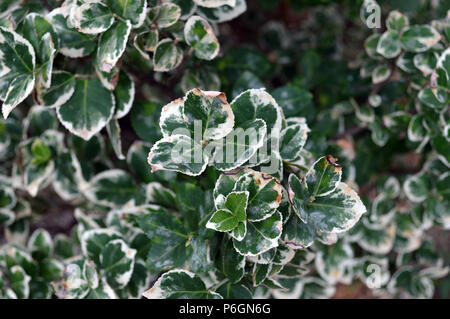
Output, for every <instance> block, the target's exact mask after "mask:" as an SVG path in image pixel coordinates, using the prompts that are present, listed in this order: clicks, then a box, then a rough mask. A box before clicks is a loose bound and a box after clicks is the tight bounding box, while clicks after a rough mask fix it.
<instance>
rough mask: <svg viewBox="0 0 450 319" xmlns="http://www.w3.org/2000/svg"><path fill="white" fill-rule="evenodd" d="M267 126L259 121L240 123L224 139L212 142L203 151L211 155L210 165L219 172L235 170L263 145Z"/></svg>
mask: <svg viewBox="0 0 450 319" xmlns="http://www.w3.org/2000/svg"><path fill="white" fill-rule="evenodd" d="M266 132H267V126H266V124H265V122H264V121H263V120H261V119H254V120H249V121H247V122H244V123H240V124H239V126H236V127H235V128H234V130H233V131H231V133H229V134H228V135H227V136H226V137H225V138H224V139H222V140H218V141H214V142H212V143H210V144H209V145H208V148H207V150H206V151H205V152H206V153H208V154H212V155H211V156H212V159H211V163H212V164H213V165H214V167H215V168H217V169H218V170H220V171H228V170H232V169H235V168H237V167H239V166H241V165H242V164H244V163H246V162H247V161H248V160H249V159H251V158H252V156H254V155H255V154H256V151H257V150H258V149H259V148H260V147H261V146H262V145H263V143H264V138H265V137H266Z"/></svg>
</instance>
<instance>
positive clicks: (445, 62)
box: [431, 48, 450, 89]
mask: <svg viewBox="0 0 450 319" xmlns="http://www.w3.org/2000/svg"><path fill="white" fill-rule="evenodd" d="M431 84H432V86H437V85H440V86H442V87H445V88H447V89H449V88H450V48H448V49H446V50H445V51H444V52H443V53H442V54H441V56H440V57H439V60H438V61H437V63H436V69H435V70H434V72H433V75H432V76H431Z"/></svg>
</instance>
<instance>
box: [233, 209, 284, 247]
mask: <svg viewBox="0 0 450 319" xmlns="http://www.w3.org/2000/svg"><path fill="white" fill-rule="evenodd" d="M282 229H283V222H282V216H281V214H280V213H279V212H278V211H276V210H275V212H274V213H273V214H272V215H271V216H270V217H268V218H266V219H264V220H262V221H257V222H247V233H246V234H245V237H244V238H243V239H242V240H241V241H238V240H236V239H233V245H234V248H235V249H236V251H237V252H238V253H239V254H241V255H244V256H257V255H260V254H262V253H264V252H266V251H268V250H269V249H271V248H274V247H277V246H278V239H279V238H280V236H281V232H282Z"/></svg>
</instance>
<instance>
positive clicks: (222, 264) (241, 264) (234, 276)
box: [216, 236, 245, 283]
mask: <svg viewBox="0 0 450 319" xmlns="http://www.w3.org/2000/svg"><path fill="white" fill-rule="evenodd" d="M220 247H221V248H220V250H219V256H218V257H217V259H216V266H217V268H218V269H219V270H220V271H221V272H222V273H223V274H224V275H225V276H226V277H227V278H228V279H229V281H230V282H231V283H237V282H239V281H240V280H241V279H242V278H243V277H244V274H245V256H243V255H240V254H238V253H237V252H236V250H235V249H234V246H233V240H232V239H230V238H228V237H226V236H224V237H223V239H222V243H221V246H220Z"/></svg>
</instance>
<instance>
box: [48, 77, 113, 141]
mask: <svg viewBox="0 0 450 319" xmlns="http://www.w3.org/2000/svg"><path fill="white" fill-rule="evenodd" d="M114 106H115V100H114V96H113V94H112V93H111V92H109V91H108V90H107V89H105V88H104V87H103V86H102V84H101V83H100V81H98V80H96V79H93V80H88V79H85V80H77V81H76V86H75V91H74V93H73V95H72V97H71V98H70V99H69V100H68V101H67V102H66V103H64V104H63V105H61V106H60V107H58V108H57V115H58V118H59V120H60V121H61V123H62V125H63V126H64V127H65V128H66V129H68V130H69V131H70V132H71V133H72V134H75V135H77V136H79V137H81V138H83V139H84V140H86V141H87V140H89V139H90V138H91V137H92V136H93V135H95V134H96V133H98V132H100V130H101V129H102V128H103V127H105V126H106V124H107V123H108V122H109V120H110V119H111V117H112V116H113V113H114Z"/></svg>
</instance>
